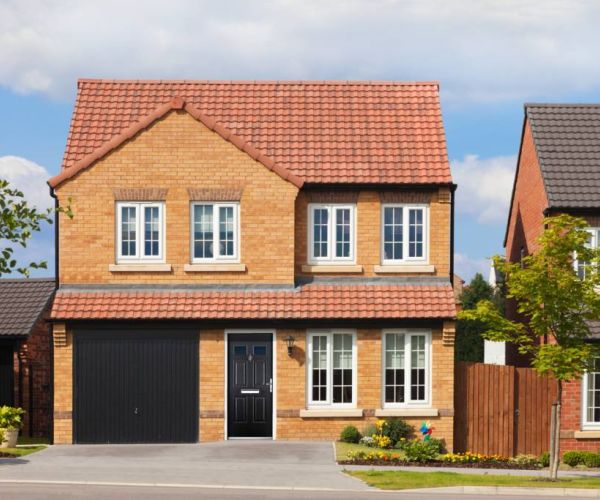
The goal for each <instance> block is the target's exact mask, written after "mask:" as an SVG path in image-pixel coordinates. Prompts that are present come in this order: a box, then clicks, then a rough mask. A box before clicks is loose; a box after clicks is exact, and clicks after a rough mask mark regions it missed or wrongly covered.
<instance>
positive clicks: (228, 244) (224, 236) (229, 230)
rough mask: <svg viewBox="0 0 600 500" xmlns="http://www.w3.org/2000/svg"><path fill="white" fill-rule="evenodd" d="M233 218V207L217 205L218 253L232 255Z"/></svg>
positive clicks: (226, 255)
mask: <svg viewBox="0 0 600 500" xmlns="http://www.w3.org/2000/svg"><path fill="white" fill-rule="evenodd" d="M233 242H234V220H233V207H219V255H221V256H223V257H232V256H233V255H234V252H233V248H234V245H233Z"/></svg>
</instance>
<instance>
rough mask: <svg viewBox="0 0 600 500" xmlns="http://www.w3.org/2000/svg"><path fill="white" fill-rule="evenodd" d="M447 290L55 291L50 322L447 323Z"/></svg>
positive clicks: (450, 312)
mask: <svg viewBox="0 0 600 500" xmlns="http://www.w3.org/2000/svg"><path fill="white" fill-rule="evenodd" d="M455 315H456V308H455V301H454V294H453V292H452V287H451V286H450V285H449V284H448V285H419V286H404V285H403V286H398V285H356V286H354V285H353V286H342V285H335V286H334V285H306V286H303V287H301V288H300V289H299V290H290V291H287V290H283V291H240V290H237V291H206V290H204V291H132V290H122V291H115V290H111V291H98V290H93V291H67V290H64V291H59V292H58V293H57V294H56V298H55V300H54V305H53V308H52V313H51V318H52V319H56V320H67V319H134V318H136V319H137V318H143V319H370V318H377V319H417V318H453V317H454V316H455Z"/></svg>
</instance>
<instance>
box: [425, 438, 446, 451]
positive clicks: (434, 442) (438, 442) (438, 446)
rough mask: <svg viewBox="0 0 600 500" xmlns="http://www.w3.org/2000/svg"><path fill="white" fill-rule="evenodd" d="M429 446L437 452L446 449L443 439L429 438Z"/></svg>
mask: <svg viewBox="0 0 600 500" xmlns="http://www.w3.org/2000/svg"><path fill="white" fill-rule="evenodd" d="M429 446H433V447H434V448H435V450H436V452H437V453H438V454H439V453H444V452H445V451H446V444H445V443H444V440H443V439H438V438H431V439H430V440H429Z"/></svg>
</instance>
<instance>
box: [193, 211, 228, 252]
mask: <svg viewBox="0 0 600 500" xmlns="http://www.w3.org/2000/svg"><path fill="white" fill-rule="evenodd" d="M238 212H239V204H237V203H193V204H192V217H191V223H192V227H191V233H192V262H213V261H228V262H235V261H237V260H238V259H239V222H238V219H239V216H238Z"/></svg>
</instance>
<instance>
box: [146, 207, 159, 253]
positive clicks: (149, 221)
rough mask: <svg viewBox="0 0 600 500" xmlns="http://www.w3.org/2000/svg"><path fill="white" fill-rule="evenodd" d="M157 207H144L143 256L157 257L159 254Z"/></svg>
mask: <svg viewBox="0 0 600 500" xmlns="http://www.w3.org/2000/svg"><path fill="white" fill-rule="evenodd" d="M159 228H160V221H159V208H158V207H144V256H145V257H157V256H158V255H159V252H158V249H159V245H158V243H159Z"/></svg>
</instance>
